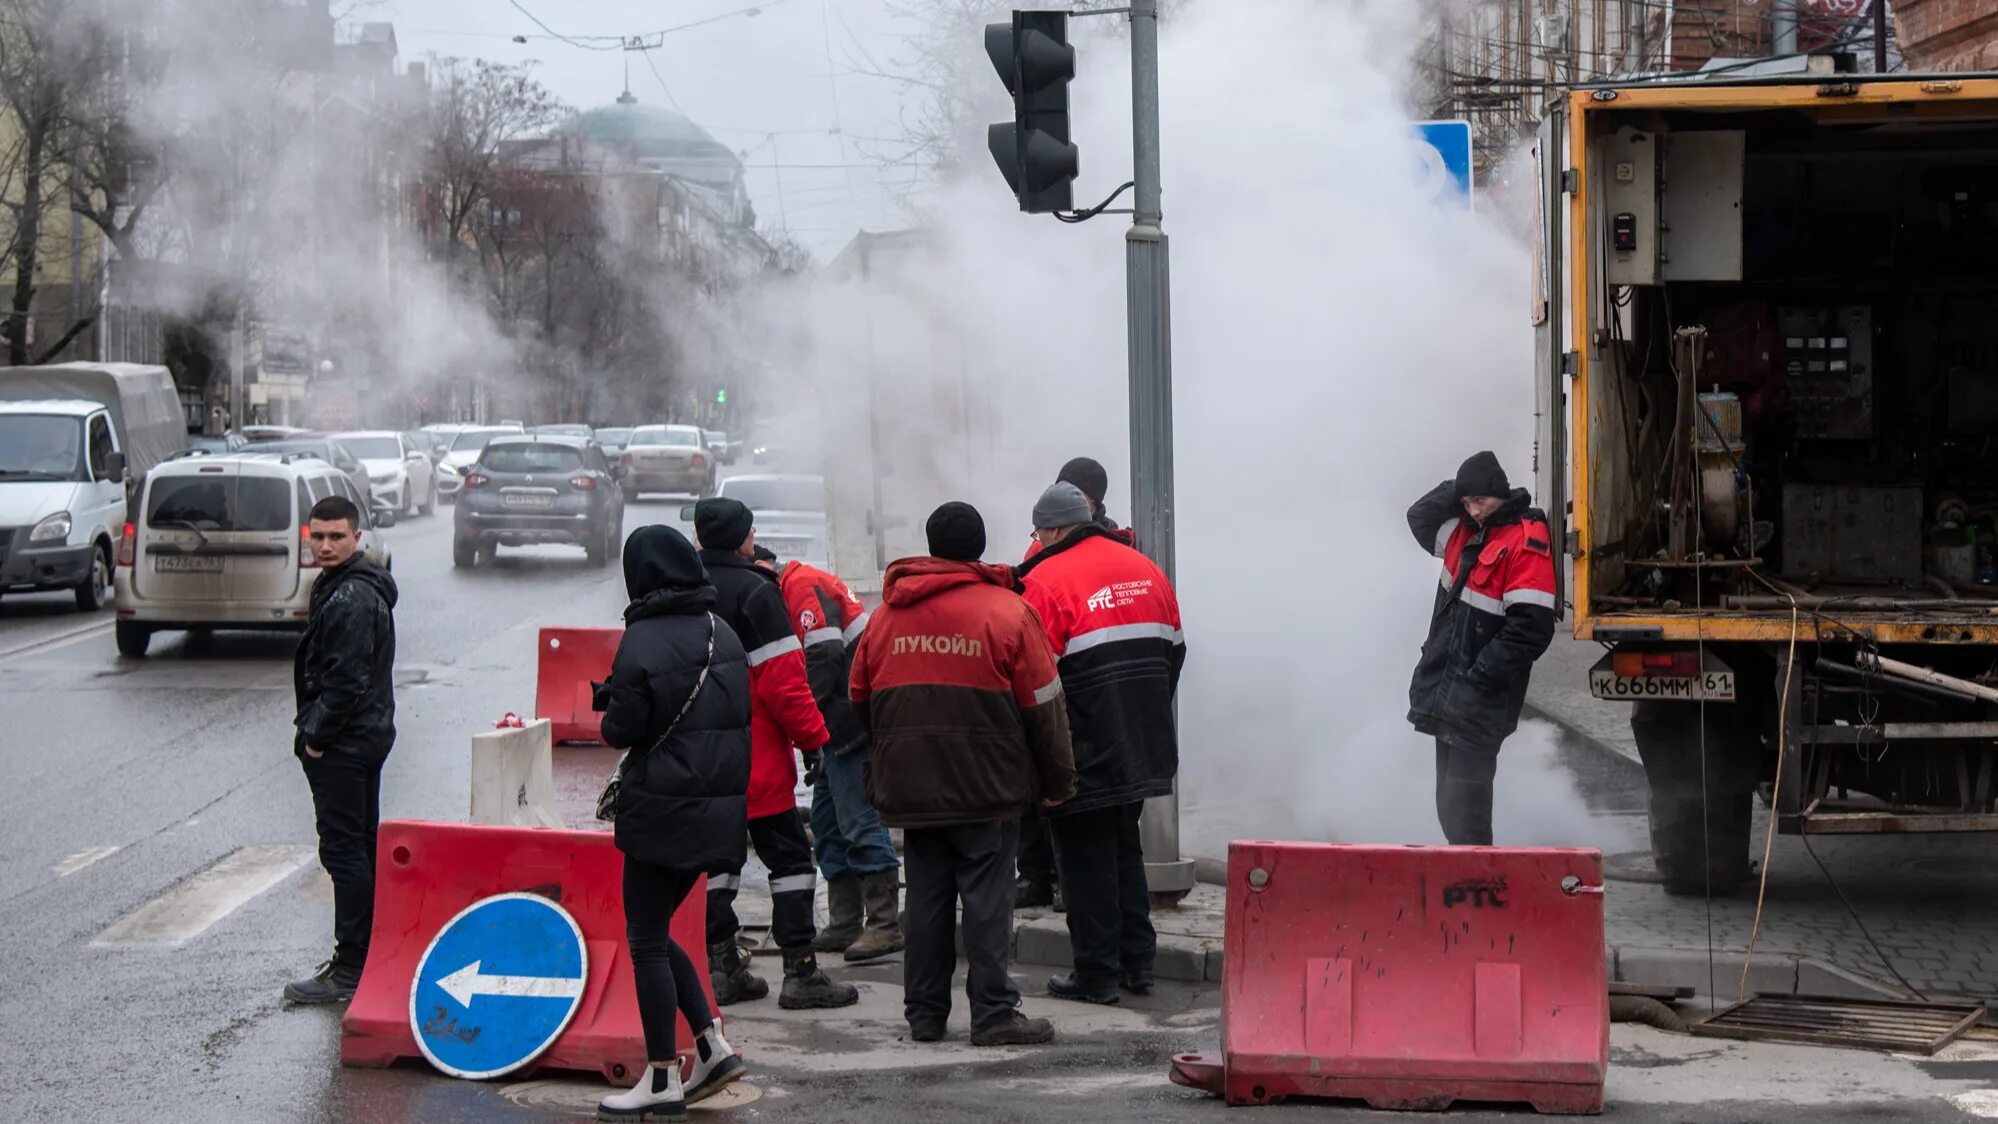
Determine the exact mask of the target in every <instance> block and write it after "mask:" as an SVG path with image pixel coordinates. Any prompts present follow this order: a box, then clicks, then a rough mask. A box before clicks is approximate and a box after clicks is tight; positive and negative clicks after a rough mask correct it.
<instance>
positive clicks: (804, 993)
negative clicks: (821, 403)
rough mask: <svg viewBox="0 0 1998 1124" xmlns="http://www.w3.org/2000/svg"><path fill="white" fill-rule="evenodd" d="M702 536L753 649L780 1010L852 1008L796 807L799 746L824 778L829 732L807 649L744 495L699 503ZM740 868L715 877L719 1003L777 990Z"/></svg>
mask: <svg viewBox="0 0 1998 1124" xmlns="http://www.w3.org/2000/svg"><path fill="white" fill-rule="evenodd" d="M694 535H695V537H696V538H697V539H699V540H700V545H701V563H702V564H703V565H705V566H706V567H707V569H708V580H709V582H710V583H711V584H712V585H713V586H714V587H715V608H714V613H715V615H716V616H718V617H720V618H721V619H722V621H723V622H724V623H726V624H727V625H728V626H729V627H730V628H732V629H734V630H735V634H736V636H737V637H738V638H739V639H741V641H742V647H743V650H744V651H745V652H747V653H748V654H749V690H750V711H749V740H750V752H749V762H750V764H749V823H748V830H749V843H750V846H751V847H753V848H755V850H756V857H757V858H759V859H761V860H762V861H763V865H764V866H766V867H769V868H770V915H771V917H770V921H771V924H770V929H771V933H772V935H774V936H775V937H776V938H777V947H778V948H779V949H781V950H782V951H783V953H784V989H783V991H782V993H781V994H779V995H778V997H777V1004H778V1006H780V1007H785V1008H791V1009H797V1008H808V1007H845V1006H847V1005H849V1004H851V1003H855V1002H857V1001H858V1000H859V999H860V992H859V991H858V990H857V989H856V988H854V986H853V985H852V984H839V983H834V982H833V981H831V980H829V979H827V978H826V974H825V973H824V972H823V971H820V970H819V962H818V956H817V954H816V953H815V952H814V951H813V949H812V942H813V940H814V939H815V938H816V937H817V936H818V931H817V928H816V926H815V925H814V924H813V920H812V899H813V896H814V894H813V891H814V890H815V889H816V888H817V886H818V875H817V874H816V873H815V872H814V871H813V869H812V843H811V839H810V837H809V836H808V835H807V834H806V833H805V821H804V819H803V817H801V816H799V814H798V801H797V797H796V796H795V795H793V790H794V789H795V788H796V787H797V784H798V766H797V762H796V759H795V758H794V757H793V755H792V747H793V746H796V747H797V748H798V749H800V750H802V751H804V754H805V757H806V761H807V764H808V769H807V772H808V774H811V775H814V776H815V775H816V772H817V770H818V753H819V751H820V750H822V749H824V748H825V745H826V742H827V741H829V740H830V739H831V735H830V734H829V733H828V732H827V731H826V723H825V719H823V718H821V717H820V716H819V706H818V703H817V702H816V701H814V700H813V698H812V688H811V684H810V683H809V682H808V681H807V679H806V677H805V648H804V645H803V644H801V643H800V642H799V640H798V638H797V636H795V635H793V634H792V632H791V623H790V619H789V615H788V614H787V613H785V611H784V595H783V594H782V593H781V592H779V591H778V589H777V576H776V575H775V574H772V573H770V572H769V571H768V570H765V569H763V568H762V567H760V566H757V565H756V564H755V563H754V562H753V561H752V560H751V558H752V556H753V554H754V552H755V550H756V526H755V519H754V517H753V516H751V514H750V512H749V508H748V507H746V506H744V505H743V503H742V502H741V501H739V500H731V499H723V498H715V499H706V500H702V501H701V502H700V503H698V504H695V505H694ZM741 877H742V876H741V875H740V874H736V875H733V876H730V875H726V874H724V875H716V876H713V877H710V878H709V879H708V971H709V974H710V975H711V976H712V977H713V982H714V988H715V1001H716V1002H717V1003H720V1004H721V1005H723V1006H727V1005H729V1004H731V1003H738V1002H741V1001H743V1000H745V999H761V998H763V997H764V996H765V995H768V994H770V985H768V984H766V983H764V982H763V981H762V980H760V979H758V978H756V977H755V976H754V975H752V974H750V971H749V968H748V966H747V965H746V964H744V963H743V958H742V953H741V950H740V949H739V948H738V947H737V945H736V933H737V931H738V930H739V929H740V928H741V925H740V923H739V922H738V921H737V920H736V916H735V893H736V888H737V886H738V885H739V883H740V881H741Z"/></svg>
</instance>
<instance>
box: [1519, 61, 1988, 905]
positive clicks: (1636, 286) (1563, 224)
mask: <svg viewBox="0 0 1998 1124" xmlns="http://www.w3.org/2000/svg"><path fill="white" fill-rule="evenodd" d="M1538 155H1539V156H1540V161H1539V168H1540V179H1541V184H1540V186H1541V193H1540V202H1541V214H1540V226H1541V233H1540V240H1539V252H1538V253H1537V254H1536V260H1535V271H1536V275H1537V276H1536V287H1535V289H1536V291H1535V301H1534V313H1533V314H1534V320H1535V325H1536V332H1537V341H1538V348H1537V351H1538V364H1537V371H1536V374H1535V378H1536V383H1537V387H1538V394H1537V411H1536V412H1537V415H1538V432H1537V435H1536V449H1535V475H1536V486H1537V489H1538V493H1539V494H1538V498H1539V499H1540V500H1541V502H1542V503H1543V505H1544V506H1545V508H1546V509H1547V511H1548V513H1549V515H1550V518H1551V520H1552V521H1553V523H1554V528H1553V529H1554V534H1555V537H1556V541H1557V542H1561V543H1563V544H1564V545H1565V553H1566V555H1567V565H1566V566H1565V567H1564V573H1563V577H1562V582H1563V587H1564V588H1563V590H1562V600H1563V602H1564V611H1565V612H1566V613H1567V614H1568V615H1569V616H1570V619H1571V623H1572V627H1573V631H1574V635H1575V636H1576V637H1577V638H1580V639H1583V640H1594V641H1597V642H1598V643H1600V644H1601V645H1602V646H1603V647H1604V649H1605V651H1604V654H1603V656H1602V658H1601V660H1600V662H1598V663H1596V664H1595V666H1594V668H1593V669H1592V670H1591V671H1590V673H1589V684H1588V687H1589V690H1590V691H1591V693H1593V694H1594V695H1596V696H1598V697H1601V698H1607V699H1616V700H1628V701H1629V702H1630V703H1631V704H1632V713H1631V727H1632V733H1633V735H1634V738H1635V741H1636V743H1637V747H1638V751H1639V754H1640V756H1641V758H1642V760H1643V763H1644V768H1645V773H1646V775H1647V778H1648V780H1649V785H1650V804H1649V812H1650V828H1651V844H1652V852H1653V856H1654V858H1655V859H1656V861H1657V865H1658V868H1659V872H1660V874H1661V875H1662V876H1663V878H1664V881H1665V885H1666V887H1667V888H1668V889H1669V890H1671V891H1672V892H1675V893H1681V894H1702V893H1709V892H1711V893H1725V892H1727V891H1729V890H1730V889H1732V888H1734V887H1735V886H1736V885H1737V884H1739V883H1740V882H1742V881H1743V880H1744V878H1745V877H1746V875H1747V874H1748V873H1749V871H1750V869H1751V865H1750V852H1751V838H1750V836H1751V826H1750V825H1751V811H1752V805H1753V802H1754V801H1755V800H1756V799H1757V798H1758V797H1759V798H1760V799H1761V800H1763V801H1765V802H1766V803H1767V805H1768V806H1769V807H1770V808H1771V811H1772V815H1773V816H1774V819H1775V823H1776V825H1777V827H1778V829H1779V830H1781V831H1783V832H1785V833H1804V834H1807V835H1810V834H1859V833H1879V834H1887V833H1900V832H1932V831H1949V832H1962V831H1991V830H1998V813H1994V809H1993V803H1992V801H1993V788H1994V776H1993V771H1994V768H1998V584H1994V578H1993V572H1992V569H1993V562H1994V557H1993V554H1994V549H1998V75H1988V74H1950V75H1928V76H1923V75H1856V74H1848V73H1838V72H1836V70H1835V69H1834V67H1833V65H1832V64H1831V62H1830V60H1829V59H1826V60H1819V59H1813V60H1811V63H1810V67H1809V69H1808V70H1807V71H1806V72H1805V73H1802V74H1791V75H1787V76H1784V77H1780V78H1743V77H1741V76H1740V75H1739V73H1734V74H1730V73H1725V72H1724V73H1721V74H1718V75H1712V76H1708V77H1703V78H1688V79H1672V80H1661V81H1645V82H1632V83H1627V84H1612V85H1602V86H1591V87H1579V88H1574V89H1570V90H1564V91H1562V93H1561V95H1560V96H1559V97H1558V98H1557V99H1556V100H1555V101H1554V102H1553V103H1552V104H1551V105H1550V106H1549V108H1548V112H1547V113H1546V115H1545V117H1544V119H1543V122H1542V126H1541V132H1540V136H1539V143H1538ZM1578 686H1579V685H1578ZM1760 843H1761V841H1760V840H1759V839H1756V840H1754V844H1755V847H1754V849H1755V850H1757V851H1758V852H1759V850H1760Z"/></svg>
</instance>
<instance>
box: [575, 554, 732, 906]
mask: <svg viewBox="0 0 1998 1124" xmlns="http://www.w3.org/2000/svg"><path fill="white" fill-rule="evenodd" d="M624 585H625V591H626V592H627V593H628V594H629V595H630V596H631V604H630V605H629V606H627V607H626V608H625V611H624V621H625V628H624V638H623V639H622V640H621V641H619V643H618V647H617V656H616V658H615V659H614V660H613V661H612V663H611V673H610V678H609V679H607V680H605V681H604V682H603V683H602V684H599V685H598V689H597V693H596V701H597V707H598V709H600V710H602V711H603V715H604V717H603V738H604V742H605V743H606V744H608V745H611V746H615V747H617V748H619V749H625V750H629V751H630V755H629V756H628V757H627V758H626V772H625V779H624V784H623V786H622V787H621V788H620V790H619V799H618V807H617V821H616V838H617V846H618V849H619V850H621V851H623V852H624V853H625V854H626V855H628V856H630V857H632V858H634V859H639V860H641V861H644V862H649V863H653V864H655V865H658V866H665V867H672V868H674V869H679V870H698V871H706V872H709V873H731V874H732V873H734V872H735V871H737V870H740V869H741V868H742V864H743V861H744V860H745V859H746V858H747V857H748V841H747V837H746V835H745V833H744V831H743V825H744V823H746V822H747V820H748V815H749V813H748V807H747V805H748V801H747V793H748V791H749V762H750V750H749V715H750V701H749V697H750V695H749V663H748V658H747V657H746V656H745V654H744V653H743V650H742V642H741V641H740V640H738V639H737V638H736V635H735V632H734V631H733V630H732V629H730V628H729V626H728V625H727V624H726V623H725V622H723V621H722V620H721V619H720V618H718V617H716V616H715V615H714V614H713V613H711V612H710V611H709V610H710V609H712V608H713V606H714V603H715V591H714V588H713V587H712V586H710V585H709V584H708V579H707V571H706V570H705V569H703V568H702V566H701V560H700V558H699V557H698V556H697V555H696V554H695V553H694V547H693V544H692V543H689V542H688V541H687V540H686V538H685V537H684V536H682V535H681V534H680V533H679V532H678V531H675V530H673V529H671V528H669V527H661V526H649V527H640V528H639V529H638V530H636V531H633V532H632V533H631V538H630V540H629V541H628V542H627V543H626V544H625V548H624ZM710 637H712V639H713V643H714V654H713V656H712V658H711V657H710V656H709V655H708V644H709V640H710ZM703 665H706V667H707V669H708V677H707V680H706V681H705V682H701V668H702V666H703ZM697 683H699V684H700V688H699V691H700V693H699V694H694V691H695V685H696V684H697ZM689 696H692V699H693V701H692V704H691V705H689V703H688V698H689ZM682 707H685V708H686V714H685V716H684V717H680V718H679V721H678V724H677V725H676V724H675V723H674V719H675V716H678V715H679V714H680V712H681V708H682ZM669 729H670V730H671V733H670V734H669V733H668V730H669ZM662 737H664V740H663V741H662V740H661V738H662Z"/></svg>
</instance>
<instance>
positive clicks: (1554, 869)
mask: <svg viewBox="0 0 1998 1124" xmlns="http://www.w3.org/2000/svg"><path fill="white" fill-rule="evenodd" d="M1602 885H1603V874H1602V855H1601V854H1600V853H1599V852H1596V851H1586V850H1569V849H1552V848H1493V847H1378V846H1341V845H1335V844H1326V843H1268V842H1248V841H1238V842H1235V843H1233V844H1231V845H1230V846H1229V848H1228V918H1227V930H1226V936H1227V953H1226V960H1225V962H1224V967H1223V972H1222V998H1221V1052H1220V1054H1219V1055H1218V1056H1216V1055H1213V1054H1186V1055H1181V1056H1180V1057H1179V1058H1177V1059H1175V1061H1174V1068H1173V1073H1172V1079H1173V1080H1174V1081H1175V1082H1177V1083H1179V1084H1181V1085H1188V1086H1192V1087H1194V1088H1200V1089H1206V1090H1208V1091H1209V1092H1213V1093H1218V1094H1221V1095H1222V1096H1224V1097H1226V1098H1227V1100H1228V1103H1230V1104H1262V1103H1266V1102H1268V1101H1274V1100H1281V1099H1283V1098H1286V1097H1293V1096H1309V1097H1343V1098H1356V1099H1360V1100H1364V1101H1366V1102H1367V1103H1368V1104H1369V1105H1371V1106H1372V1107H1374V1108H1377V1109H1431V1110H1435V1109H1443V1108H1447V1107H1449V1105H1450V1104H1451V1103H1452V1102H1454V1101H1459V1100H1472V1101H1525V1102H1528V1103H1530V1104H1532V1105H1533V1107H1535V1108H1536V1109H1539V1110H1540V1111H1541V1112H1559V1113H1584V1112H1601V1111H1602V1107H1603V1077H1604V1075H1605V1073H1606V1072H1607V1070H1608V1068H1609V977H1608V969H1607V965H1606V963H1605V960H1604V951H1603V898H1602Z"/></svg>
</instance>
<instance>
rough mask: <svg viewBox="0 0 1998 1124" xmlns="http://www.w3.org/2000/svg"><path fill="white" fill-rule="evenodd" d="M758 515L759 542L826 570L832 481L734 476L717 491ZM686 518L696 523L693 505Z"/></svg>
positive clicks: (789, 476)
mask: <svg viewBox="0 0 1998 1124" xmlns="http://www.w3.org/2000/svg"><path fill="white" fill-rule="evenodd" d="M715 494H716V495H718V496H725V497H727V498H729V499H732V500H740V501H741V502H742V504H743V506H745V507H747V508H749V510H750V511H752V512H755V513H756V541H757V543H759V544H760V545H763V546H767V547H769V548H770V549H771V550H773V551H775V552H776V554H777V557H779V558H781V559H783V560H784V561H786V562H791V561H798V562H808V563H810V564H811V565H814V566H817V567H819V568H820V569H824V568H825V566H826V555H827V549H826V546H827V543H826V482H825V478H824V477H822V476H811V475H807V474H804V473H759V474H757V475H753V476H731V477H729V478H728V479H726V480H724V481H722V482H721V485H720V487H718V488H717V489H716V490H715ZM680 518H681V519H683V520H685V521H687V522H689V523H691V522H693V521H694V508H693V505H692V504H689V505H687V506H686V507H683V508H681V509H680Z"/></svg>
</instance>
